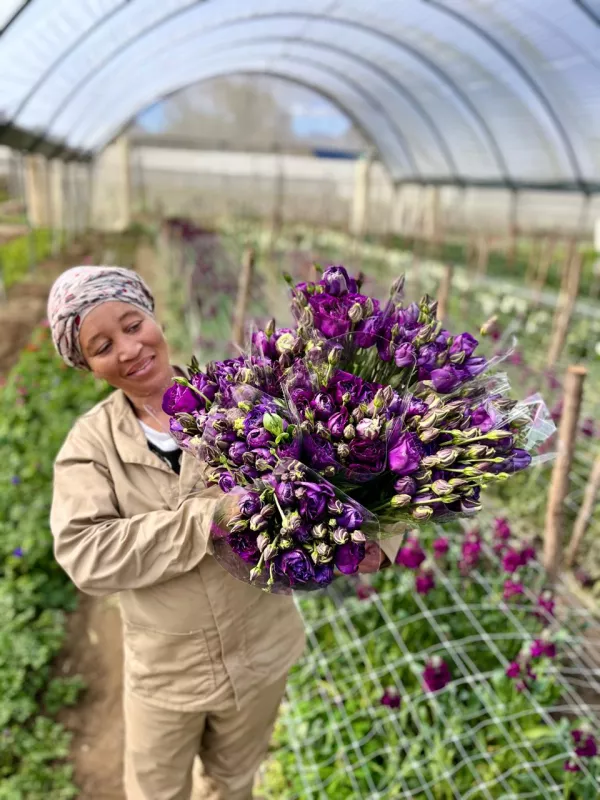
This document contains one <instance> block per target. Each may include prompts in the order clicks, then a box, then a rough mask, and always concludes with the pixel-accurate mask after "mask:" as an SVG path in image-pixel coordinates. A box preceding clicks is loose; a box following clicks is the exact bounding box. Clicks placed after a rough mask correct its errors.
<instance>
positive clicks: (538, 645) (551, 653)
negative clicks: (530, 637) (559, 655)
mask: <svg viewBox="0 0 600 800" xmlns="http://www.w3.org/2000/svg"><path fill="white" fill-rule="evenodd" d="M529 652H530V655H531V657H532V658H556V645H555V644H554V642H548V641H546V640H545V639H536V640H535V641H534V642H533V643H532V645H531V650H530V651H529Z"/></svg>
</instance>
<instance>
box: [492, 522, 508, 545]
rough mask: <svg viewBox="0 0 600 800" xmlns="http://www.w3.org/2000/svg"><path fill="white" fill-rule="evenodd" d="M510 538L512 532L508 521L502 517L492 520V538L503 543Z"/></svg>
mask: <svg viewBox="0 0 600 800" xmlns="http://www.w3.org/2000/svg"><path fill="white" fill-rule="evenodd" d="M511 536H512V531H511V529H510V525H509V524H508V520H506V519H504V517H497V518H496V519H495V520H494V538H495V539H500V540H501V541H504V542H505V541H507V540H508V539H510V537H511Z"/></svg>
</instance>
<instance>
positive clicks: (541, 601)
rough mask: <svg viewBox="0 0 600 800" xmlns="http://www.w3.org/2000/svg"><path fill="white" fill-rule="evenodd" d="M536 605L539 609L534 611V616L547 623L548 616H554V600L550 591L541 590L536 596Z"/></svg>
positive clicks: (548, 620)
mask: <svg viewBox="0 0 600 800" xmlns="http://www.w3.org/2000/svg"><path fill="white" fill-rule="evenodd" d="M537 605H538V609H539V610H538V611H537V612H536V616H537V617H538V618H539V619H541V620H542V621H544V622H545V623H546V624H548V623H549V622H550V617H553V616H554V606H555V600H554V598H553V597H552V593H551V592H548V591H546V592H542V594H541V595H540V596H539V597H538V602H537Z"/></svg>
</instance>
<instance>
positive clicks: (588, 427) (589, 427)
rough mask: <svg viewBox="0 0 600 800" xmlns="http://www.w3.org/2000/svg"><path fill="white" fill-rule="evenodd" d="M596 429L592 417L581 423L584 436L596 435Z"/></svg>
mask: <svg viewBox="0 0 600 800" xmlns="http://www.w3.org/2000/svg"><path fill="white" fill-rule="evenodd" d="M595 430H596V426H595V424H594V420H593V419H592V418H591V417H588V418H587V419H584V420H583V423H582V424H581V432H582V433H583V435H584V436H589V437H590V438H591V437H592V436H593V435H594V432H595Z"/></svg>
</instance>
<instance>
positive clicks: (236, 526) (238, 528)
mask: <svg viewBox="0 0 600 800" xmlns="http://www.w3.org/2000/svg"><path fill="white" fill-rule="evenodd" d="M228 527H229V530H230V531H231V533H241V532H242V531H244V530H246V528H247V527H248V520H247V519H240V520H238V521H237V522H234V523H233V525H232V524H231V523H230V524H229V526H228Z"/></svg>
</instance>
